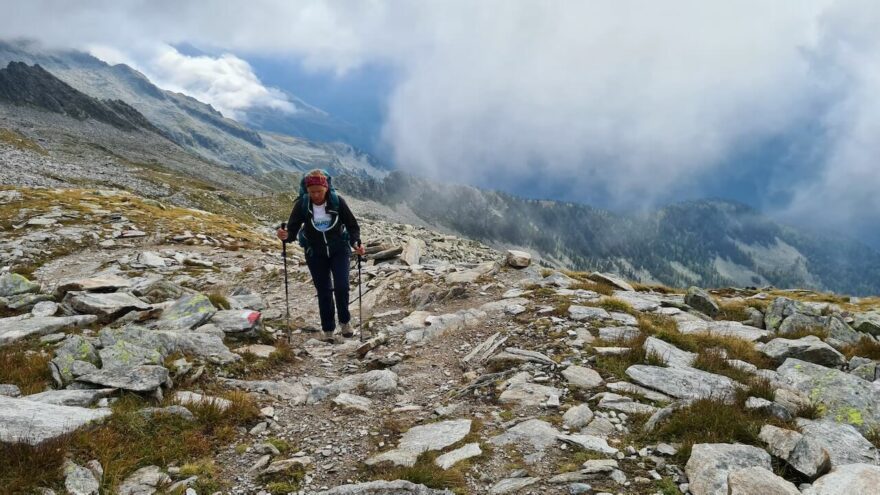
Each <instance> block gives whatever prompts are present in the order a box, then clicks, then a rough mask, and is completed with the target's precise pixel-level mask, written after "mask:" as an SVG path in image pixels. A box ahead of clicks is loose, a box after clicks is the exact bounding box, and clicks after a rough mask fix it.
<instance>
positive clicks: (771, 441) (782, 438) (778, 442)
mask: <svg viewBox="0 0 880 495" xmlns="http://www.w3.org/2000/svg"><path fill="white" fill-rule="evenodd" d="M758 437H759V438H760V439H761V441H762V442H764V443H766V444H767V450H768V451H769V452H770V453H771V454H773V455H775V456H776V457H778V458H780V459H782V460H786V459H788V456H789V455H790V454H791V451H792V450H794V446H795V445H797V443H798V442H799V441H800V440H801V438H803V434H801V433H800V432H797V431H794V430H786V429H785V428H780V427H778V426H773V425H764V426H762V427H761V433H760V434H759V435H758Z"/></svg>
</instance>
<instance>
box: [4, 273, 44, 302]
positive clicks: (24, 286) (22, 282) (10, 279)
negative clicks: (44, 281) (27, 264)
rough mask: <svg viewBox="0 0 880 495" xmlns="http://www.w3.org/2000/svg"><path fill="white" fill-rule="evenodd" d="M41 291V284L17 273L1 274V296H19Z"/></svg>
mask: <svg viewBox="0 0 880 495" xmlns="http://www.w3.org/2000/svg"><path fill="white" fill-rule="evenodd" d="M35 292H40V284H38V283H36V282H31V281H30V280H28V279H27V278H25V277H24V276H22V275H19V274H17V273H4V274H3V275H0V297H10V296H17V295H19V294H29V293H35Z"/></svg>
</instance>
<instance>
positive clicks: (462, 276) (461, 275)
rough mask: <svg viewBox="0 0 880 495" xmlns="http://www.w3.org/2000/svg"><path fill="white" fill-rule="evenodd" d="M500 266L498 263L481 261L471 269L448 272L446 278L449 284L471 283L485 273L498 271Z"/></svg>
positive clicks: (490, 273)
mask: <svg viewBox="0 0 880 495" xmlns="http://www.w3.org/2000/svg"><path fill="white" fill-rule="evenodd" d="M498 268H499V266H498V263H496V262H494V261H487V262H486V263H481V264H480V265H477V266H476V267H474V268H471V269H469V270H464V271H461V272H452V273H448V274H446V277H445V279H446V283H448V284H469V283H473V282H476V281H477V279H478V278H480V277H482V276H483V275H492V274H494V273H496V272H497V271H498Z"/></svg>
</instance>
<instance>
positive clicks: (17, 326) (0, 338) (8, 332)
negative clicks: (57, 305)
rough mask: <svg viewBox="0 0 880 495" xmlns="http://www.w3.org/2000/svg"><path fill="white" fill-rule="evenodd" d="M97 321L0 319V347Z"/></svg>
mask: <svg viewBox="0 0 880 495" xmlns="http://www.w3.org/2000/svg"><path fill="white" fill-rule="evenodd" d="M96 321H98V317H97V316H94V315H77V316H45V317H24V318H22V317H18V316H13V317H10V318H0V346H2V345H6V344H10V343H12V342H15V341H16V340H20V339H23V338H26V337H30V336H32V335H46V334H49V333H54V332H59V331H66V330H70V329H73V328H79V327H84V326H86V325H91V324H92V323H95V322H96Z"/></svg>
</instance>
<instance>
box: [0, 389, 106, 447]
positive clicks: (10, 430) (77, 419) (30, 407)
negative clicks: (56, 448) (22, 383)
mask: <svg viewBox="0 0 880 495" xmlns="http://www.w3.org/2000/svg"><path fill="white" fill-rule="evenodd" d="M110 414H111V411H110V409H86V408H84V407H71V406H56V405H53V404H45V403H40V402H34V401H30V400H26V399H24V398H17V399H15V398H11V397H4V396H0V442H25V443H28V444H30V445H37V444H39V443H41V442H43V441H45V440H49V439H52V438H56V437H58V436H61V435H64V434H66V433H70V432H72V431H74V430H77V429H78V428H80V427H82V426H85V425H87V424H89V423H91V422H93V421H100V420H103V419H104V418H106V417H108V416H110Z"/></svg>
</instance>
